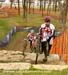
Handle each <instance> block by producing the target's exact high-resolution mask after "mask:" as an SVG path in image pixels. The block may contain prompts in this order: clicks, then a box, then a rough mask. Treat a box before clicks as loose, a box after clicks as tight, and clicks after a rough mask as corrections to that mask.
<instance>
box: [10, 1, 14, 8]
mask: <svg viewBox="0 0 68 75" xmlns="http://www.w3.org/2000/svg"><path fill="white" fill-rule="evenodd" d="M10 2H11V4H10V8H12V5H13V2H14V0H10Z"/></svg>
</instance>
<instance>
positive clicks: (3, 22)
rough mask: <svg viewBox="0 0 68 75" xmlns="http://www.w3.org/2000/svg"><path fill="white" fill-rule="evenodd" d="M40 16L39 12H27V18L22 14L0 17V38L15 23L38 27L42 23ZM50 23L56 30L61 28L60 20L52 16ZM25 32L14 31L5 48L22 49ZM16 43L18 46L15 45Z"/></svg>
mask: <svg viewBox="0 0 68 75" xmlns="http://www.w3.org/2000/svg"><path fill="white" fill-rule="evenodd" d="M43 18H44V17H42V16H41V15H39V14H27V19H24V18H23V17H22V16H16V17H11V18H4V19H0V33H1V36H0V40H1V39H3V38H4V36H5V35H6V34H7V33H8V32H9V30H10V29H11V28H12V27H13V26H15V25H17V26H30V27H33V26H35V27H40V26H41V24H42V23H44V20H43ZM52 23H53V24H54V25H55V27H56V29H57V30H60V29H61V25H60V21H59V20H55V19H53V18H52ZM26 36H27V33H26V32H25V33H23V32H19V33H16V34H15V35H14V36H13V38H12V41H11V43H9V45H8V46H7V47H5V49H8V50H18V49H19V50H22V49H21V48H22V40H23V38H26ZM17 45H18V46H17Z"/></svg>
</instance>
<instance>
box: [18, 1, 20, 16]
mask: <svg viewBox="0 0 68 75" xmlns="http://www.w3.org/2000/svg"><path fill="white" fill-rule="evenodd" d="M18 15H20V0H18Z"/></svg>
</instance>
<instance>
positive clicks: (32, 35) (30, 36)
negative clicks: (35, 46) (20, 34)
mask: <svg viewBox="0 0 68 75" xmlns="http://www.w3.org/2000/svg"><path fill="white" fill-rule="evenodd" d="M27 37H28V39H29V40H31V41H32V40H33V39H34V34H32V33H29V34H28V35H27Z"/></svg>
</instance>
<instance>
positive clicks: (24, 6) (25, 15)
mask: <svg viewBox="0 0 68 75" xmlns="http://www.w3.org/2000/svg"><path fill="white" fill-rule="evenodd" d="M22 2H23V18H26V17H27V1H26V0H24V1H22Z"/></svg>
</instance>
